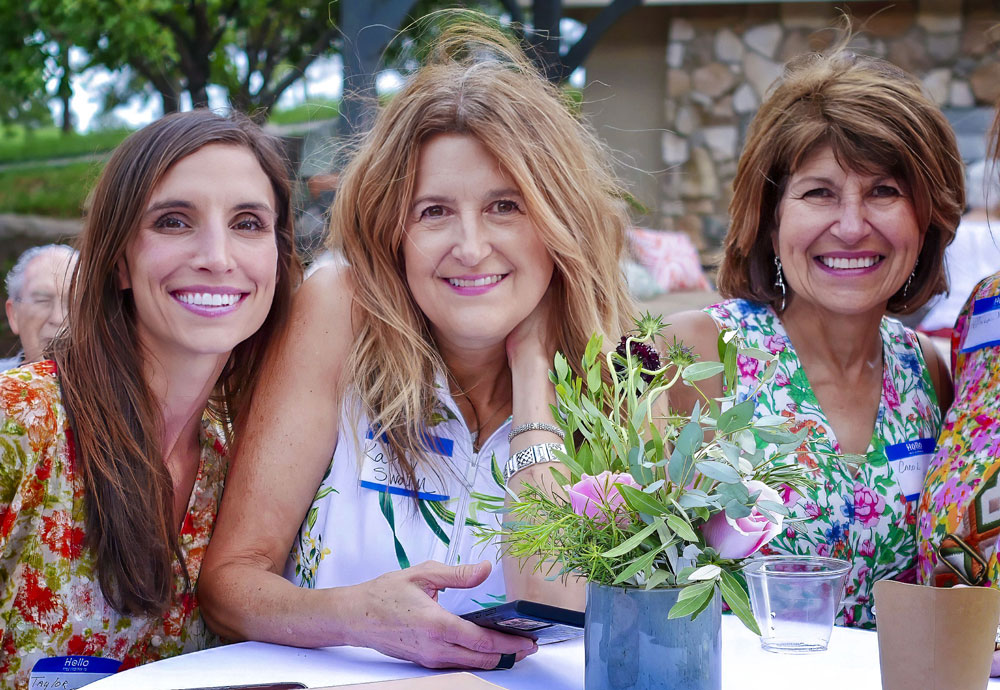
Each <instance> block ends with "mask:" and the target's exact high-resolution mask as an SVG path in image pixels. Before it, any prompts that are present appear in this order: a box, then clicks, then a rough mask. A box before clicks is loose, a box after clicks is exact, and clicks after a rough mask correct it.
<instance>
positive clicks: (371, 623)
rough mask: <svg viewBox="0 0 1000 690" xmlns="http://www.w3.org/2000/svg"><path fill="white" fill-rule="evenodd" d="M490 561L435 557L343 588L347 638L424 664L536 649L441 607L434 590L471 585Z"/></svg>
mask: <svg viewBox="0 0 1000 690" xmlns="http://www.w3.org/2000/svg"><path fill="white" fill-rule="evenodd" d="M489 573H490V563H489V562H488V561H483V562H481V563H476V564H474V565H460V566H455V567H452V566H447V565H444V564H442V563H437V562H435V561H426V562H424V563H421V564H420V565H416V566H413V567H412V568H407V569H405V570H398V571H395V572H391V573H386V574H385V575H382V576H380V577H378V578H376V579H374V580H370V581H369V582H365V583H362V584H360V585H356V586H354V587H349V588H345V590H346V595H347V596H344V600H345V601H348V602H351V604H349V606H350V608H351V611H350V615H349V618H350V619H351V620H353V621H355V623H354V625H353V626H352V630H351V632H350V633H349V636H348V637H347V638H346V642H347V644H352V645H356V646H364V647H371V648H372V649H376V650H378V651H380V652H382V653H383V654H386V655H388V656H392V657H396V658H397V659H406V660H408V661H414V662H416V663H418V664H420V665H421V666H426V667H428V668H449V667H458V668H476V669H492V668H496V666H497V664H498V663H499V662H500V656H501V655H502V654H515V655H516V659H517V660H521V659H523V658H524V657H526V656H528V655H529V654H534V653H535V651H537V650H538V647H537V646H536V645H535V643H534V642H533V641H532V640H530V639H528V638H527V637H519V636H517V635H506V634H504V633H501V632H497V631H495V630H490V629H488V628H481V627H479V626H478V625H476V624H475V623H470V622H469V621H467V620H464V619H462V618H460V617H458V616H456V615H454V614H451V613H449V612H448V611H446V610H444V609H443V608H441V606H439V605H438V603H437V594H438V592H439V591H441V590H444V589H446V588H448V587H460V588H467V587H475V586H476V585H478V584H480V583H482V582H483V581H484V580H485V579H486V577H487V576H488V575H489Z"/></svg>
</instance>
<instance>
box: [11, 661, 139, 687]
mask: <svg viewBox="0 0 1000 690" xmlns="http://www.w3.org/2000/svg"><path fill="white" fill-rule="evenodd" d="M121 665H122V662H120V661H118V660H117V659H106V658H104V657H99V656H53V657H47V658H45V659H39V660H38V661H36V662H35V665H34V666H33V667H32V668H31V676H30V677H29V679H28V688H29V690H76V689H77V688H82V687H83V686H84V685H87V684H88V683H93V682H94V681H98V680H100V679H101V678H106V677H107V676H110V675H111V674H112V673H116V672H117V671H118V667H119V666H121Z"/></svg>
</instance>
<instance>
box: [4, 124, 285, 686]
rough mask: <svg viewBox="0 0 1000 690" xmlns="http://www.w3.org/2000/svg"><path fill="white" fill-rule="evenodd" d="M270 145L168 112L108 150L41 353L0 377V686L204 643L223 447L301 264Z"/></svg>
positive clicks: (250, 132)
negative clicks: (64, 662)
mask: <svg viewBox="0 0 1000 690" xmlns="http://www.w3.org/2000/svg"><path fill="white" fill-rule="evenodd" d="M290 211H291V206H290V188H289V183H288V180H287V175H286V168H285V162H284V159H283V158H282V156H281V154H280V148H279V145H278V143H277V142H276V141H275V140H273V139H272V138H271V137H269V136H267V135H265V134H264V133H263V132H262V131H261V130H260V128H259V127H257V126H256V125H255V124H253V123H252V122H250V121H249V120H248V119H246V118H245V117H243V116H235V115H234V116H232V117H222V116H219V115H216V114H214V113H212V112H210V111H207V110H197V111H194V112H190V113H182V114H177V115H171V116H168V117H165V118H163V119H161V120H159V121H157V122H155V123H153V124H151V125H149V126H148V127H146V128H144V129H142V130H141V131H139V132H137V133H135V134H133V135H131V136H130V137H129V138H128V139H126V140H125V141H124V142H123V143H122V144H121V145H120V146H119V147H118V149H117V150H116V151H115V153H114V155H113V156H112V157H111V160H110V161H109V162H108V164H107V166H106V167H105V169H104V172H103V173H102V175H101V178H100V180H99V181H98V183H97V187H96V189H95V191H94V195H93V202H92V205H91V207H90V209H89V212H88V214H87V221H86V226H85V228H84V231H83V233H82V235H81V236H80V237H79V239H78V244H79V249H80V258H79V263H78V264H77V268H76V271H75V274H74V276H73V281H72V286H71V288H70V298H69V314H68V326H67V328H66V329H65V330H64V331H62V332H61V333H60V334H59V335H58V336H57V337H56V339H55V340H54V341H53V343H52V344H51V345H50V347H49V349H48V351H47V354H48V355H49V356H50V357H51V359H47V360H44V361H42V362H39V363H35V364H28V365H25V366H23V367H21V368H17V369H12V370H10V371H8V372H6V373H4V374H2V375H0V688H4V689H8V688H16V689H18V690H20V689H23V688H27V687H28V684H29V678H30V673H31V669H32V667H33V666H34V664H35V662H36V661H38V660H39V659H42V658H45V657H53V656H62V655H91V656H102V657H110V658H113V659H115V660H120V661H123V662H124V663H123V664H122V666H123V667H128V666H130V665H135V664H140V663H144V662H147V661H152V660H155V659H159V658H162V657H166V656H171V655H174V654H179V653H181V652H185V651H191V650H196V649H200V648H204V647H206V646H208V645H209V644H210V643H211V642H212V641H213V640H214V639H215V638H214V636H212V635H211V633H209V632H208V631H207V629H206V627H205V625H204V623H203V622H202V619H201V615H200V611H199V607H198V603H197V601H196V599H195V596H194V591H195V586H196V584H197V581H198V575H199V571H200V569H201V562H202V558H203V554H204V551H205V548H206V546H207V544H208V539H209V536H210V535H211V532H212V527H213V524H214V522H215V514H216V510H217V507H218V502H219V499H220V496H221V493H222V485H223V480H224V477H225V473H226V448H227V446H228V444H229V443H231V442H232V440H233V436H232V432H233V429H234V427H236V428H239V425H240V422H241V413H242V412H243V410H244V409H245V403H246V401H247V397H248V394H249V393H250V390H251V387H252V386H253V384H254V382H255V377H256V372H257V371H258V370H259V368H260V364H261V360H262V359H263V357H264V356H265V355H266V353H267V349H268V343H269V342H270V341H271V340H272V339H273V337H274V336H275V335H276V333H277V332H278V331H279V330H280V329H281V327H282V324H283V321H284V319H285V315H286V314H287V312H288V307H289V305H290V301H291V293H292V290H293V286H294V284H295V283H296V281H297V279H298V261H297V259H296V257H295V253H294V249H293V241H292V240H293V238H292V219H291V213H290Z"/></svg>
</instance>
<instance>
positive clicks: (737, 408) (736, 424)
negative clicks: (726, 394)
mask: <svg viewBox="0 0 1000 690" xmlns="http://www.w3.org/2000/svg"><path fill="white" fill-rule="evenodd" d="M754 406H755V401H754V400H753V398H750V399H748V400H744V401H743V402H741V403H739V404H738V405H733V406H732V407H730V408H729V409H728V410H726V411H725V412H723V413H722V415H720V417H719V422H718V424H717V425H716V426H717V427H718V429H719V433H721V434H731V433H733V432H734V431H736V430H737V429H740V428H742V427H745V426H747V425H748V424H749V423H750V420H751V418H753V411H754Z"/></svg>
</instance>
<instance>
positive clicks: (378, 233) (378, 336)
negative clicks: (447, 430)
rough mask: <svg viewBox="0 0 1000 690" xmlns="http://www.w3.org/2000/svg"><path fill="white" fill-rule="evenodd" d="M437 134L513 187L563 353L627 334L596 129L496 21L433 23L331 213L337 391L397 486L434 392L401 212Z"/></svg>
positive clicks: (618, 209) (618, 224) (576, 354)
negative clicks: (349, 281) (339, 340)
mask: <svg viewBox="0 0 1000 690" xmlns="http://www.w3.org/2000/svg"><path fill="white" fill-rule="evenodd" d="M465 16H467V14H466V15H465ZM441 133H457V134H467V135H470V136H473V137H475V138H476V139H477V140H478V141H479V142H480V143H482V145H483V146H485V147H486V148H487V150H488V151H489V152H490V153H491V154H492V155H493V156H494V157H496V159H497V160H498V161H499V163H500V165H501V166H502V168H503V169H504V171H505V172H506V173H507V174H508V175H509V176H510V177H511V178H512V179H513V180H514V181H515V183H516V184H517V185H518V187H519V189H520V192H521V195H522V197H523V198H524V200H525V202H526V206H527V209H526V211H527V214H528V216H529V217H530V218H531V220H532V222H533V223H534V225H535V227H536V228H537V229H538V233H539V235H540V236H541V239H542V242H543V243H544V244H545V246H546V248H547V249H548V251H549V253H550V254H551V256H552V259H553V261H554V263H555V266H556V268H555V272H554V275H553V279H552V280H553V283H552V294H553V298H554V300H553V301H554V305H553V306H554V310H553V311H554V313H555V314H557V315H558V317H557V319H556V320H555V322H554V323H553V324H552V329H553V331H554V332H555V333H556V335H557V342H558V349H559V350H560V351H562V352H563V353H565V354H566V356H567V357H568V359H569V360H570V362H571V363H573V364H574V365H575V366H577V367H579V361H580V359H581V357H582V356H583V351H584V348H585V346H586V343H587V340H588V339H589V338H590V336H591V334H592V333H594V332H601V333H605V334H608V335H610V336H612V337H614V338H616V339H617V337H618V336H619V335H620V334H621V333H622V332H624V331H625V330H627V329H628V328H629V324H630V320H629V316H630V312H631V308H632V302H631V298H630V297H629V295H628V291H627V289H626V286H625V283H624V278H623V276H622V273H621V269H620V266H619V260H620V258H621V255H622V251H623V248H624V243H625V229H626V227H627V224H628V217H627V213H626V206H625V203H624V201H623V199H624V194H623V192H622V190H621V189H620V187H619V186H618V183H617V181H616V179H615V176H614V174H613V172H612V171H611V168H610V166H609V163H608V160H607V157H606V156H605V154H604V151H603V149H602V147H601V146H600V144H599V143H598V142H597V140H596V138H595V137H594V136H593V135H592V134H591V133H590V132H589V131H588V130H587V128H586V127H585V126H584V125H583V124H582V123H581V122H580V121H579V120H578V119H577V118H576V117H574V116H573V115H572V113H571V110H570V107H569V102H568V100H567V99H566V97H565V96H564V95H563V94H562V93H561V92H560V91H559V90H558V89H557V88H556V87H555V86H553V85H552V84H550V83H549V82H547V81H546V80H545V79H543V78H542V77H541V75H540V74H539V73H538V72H537V70H536V69H535V68H534V67H533V66H532V64H531V63H530V61H528V59H527V58H526V57H525V55H524V53H523V52H522V51H521V50H520V48H518V46H517V45H516V44H515V43H513V42H512V41H511V40H509V39H508V38H507V37H506V36H504V35H503V33H502V32H500V31H499V30H498V29H495V28H493V27H491V26H488V25H487V24H486V23H485V22H484V21H476V22H472V23H469V22H462V23H460V24H457V25H454V26H452V27H450V28H448V29H446V30H445V31H444V33H443V34H442V35H441V37H440V38H439V39H438V40H437V41H436V42H435V44H434V46H433V48H432V50H431V52H430V54H429V57H428V59H427V60H426V62H425V64H424V66H423V67H422V68H421V69H419V70H418V71H417V72H416V73H415V74H414V75H413V76H412V78H411V79H410V80H409V82H408V83H407V84H406V86H405V87H404V88H403V89H402V90H401V91H400V92H399V93H398V94H397V95H396V96H394V97H393V98H392V100H391V101H390V102H389V103H388V104H387V105H386V106H385V107H384V108H383V109H382V110H381V111H380V112H379V114H378V116H377V118H376V120H375V123H374V126H373V128H372V130H371V131H370V132H369V134H368V136H367V137H366V138H365V140H364V141H363V143H362V144H361V146H360V149H359V150H358V153H357V155H356V156H355V157H354V159H353V161H352V162H351V163H350V164H349V166H348V167H347V169H346V170H345V172H344V175H343V177H342V180H343V183H342V186H341V187H340V189H339V190H338V193H337V198H336V201H335V202H334V206H333V209H332V212H331V244H332V245H333V246H336V247H338V248H340V249H342V250H343V252H344V255H345V257H346V258H347V261H348V263H349V264H350V267H351V271H352V272H353V276H352V277H353V282H354V286H355V309H354V313H353V315H352V318H353V321H354V326H355V331H356V334H357V337H356V340H355V344H354V347H353V349H352V351H351V352H350V354H349V356H348V360H347V362H345V366H344V371H345V376H346V380H345V381H344V382H343V383H344V387H345V388H344V389H345V390H347V391H350V392H351V393H352V394H355V395H356V396H357V397H358V398H359V399H360V402H361V405H362V408H363V409H364V411H365V412H366V413H367V414H368V416H369V418H370V419H371V422H372V425H373V427H375V428H377V429H379V432H380V433H382V434H384V438H385V440H386V443H387V446H388V449H389V450H390V451H391V453H390V454H391V456H393V462H395V463H396V466H397V468H398V469H399V470H400V471H401V472H402V473H403V475H404V476H405V477H407V479H408V480H409V481H410V482H412V481H413V480H414V468H415V467H416V466H417V464H419V463H421V462H426V460H427V458H428V454H427V451H426V446H425V444H424V443H423V442H422V441H421V438H422V434H423V431H424V427H425V424H426V421H427V420H429V419H430V418H431V414H432V412H433V410H434V407H435V405H436V403H437V400H438V397H437V394H436V392H435V388H434V380H435V374H436V373H437V372H443V371H446V367H445V364H444V362H443V361H442V359H441V355H440V354H439V353H438V351H437V347H436V346H435V343H434V341H433V339H432V337H431V334H430V329H429V325H428V322H427V319H426V317H425V316H424V315H423V313H422V312H421V311H420V309H419V308H418V306H417V305H416V303H415V302H414V300H413V297H412V295H411V294H410V290H409V288H408V286H407V283H406V279H405V271H404V266H403V255H402V246H403V240H404V221H405V218H406V213H407V208H408V206H409V201H410V199H411V198H412V197H413V192H414V186H415V181H416V171H417V162H418V156H419V153H420V148H421V145H422V144H423V142H425V141H426V140H427V139H428V138H429V137H431V136H433V135H435V134H441Z"/></svg>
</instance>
